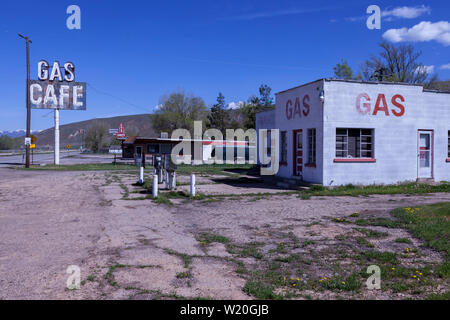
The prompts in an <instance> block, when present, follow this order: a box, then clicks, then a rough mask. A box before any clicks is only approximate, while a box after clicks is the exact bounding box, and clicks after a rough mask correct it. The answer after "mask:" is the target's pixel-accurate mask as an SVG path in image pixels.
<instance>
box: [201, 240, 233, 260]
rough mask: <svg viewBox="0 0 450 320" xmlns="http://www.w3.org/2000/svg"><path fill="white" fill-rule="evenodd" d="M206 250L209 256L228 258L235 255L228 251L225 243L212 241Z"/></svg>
mask: <svg viewBox="0 0 450 320" xmlns="http://www.w3.org/2000/svg"><path fill="white" fill-rule="evenodd" d="M206 252H207V253H208V255H209V256H215V257H226V258H231V257H233V255H232V254H230V253H229V252H228V251H227V249H226V248H225V245H224V244H223V243H217V242H214V243H211V244H210V245H208V246H207V247H206Z"/></svg>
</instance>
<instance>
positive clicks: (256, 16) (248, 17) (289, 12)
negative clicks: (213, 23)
mask: <svg viewBox="0 0 450 320" xmlns="http://www.w3.org/2000/svg"><path fill="white" fill-rule="evenodd" d="M334 9H336V8H335V7H324V8H313V9H289V10H279V11H276V10H274V11H265V12H252V13H247V14H243V15H240V16H234V17H229V18H227V19H226V20H255V19H261V18H271V17H279V16H287V15H297V14H303V13H314V12H322V11H326V10H327V11H328V10H334Z"/></svg>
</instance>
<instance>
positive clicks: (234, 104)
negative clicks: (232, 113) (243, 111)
mask: <svg viewBox="0 0 450 320" xmlns="http://www.w3.org/2000/svg"><path fill="white" fill-rule="evenodd" d="M243 105H244V101H238V102H230V103H229V104H228V108H227V109H228V110H235V109H239V108H241V107H242V106H243Z"/></svg>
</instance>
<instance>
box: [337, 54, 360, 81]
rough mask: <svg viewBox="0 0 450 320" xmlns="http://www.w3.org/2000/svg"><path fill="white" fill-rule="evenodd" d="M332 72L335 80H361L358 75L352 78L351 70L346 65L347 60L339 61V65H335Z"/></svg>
mask: <svg viewBox="0 0 450 320" xmlns="http://www.w3.org/2000/svg"><path fill="white" fill-rule="evenodd" d="M333 70H334V75H335V77H336V78H337V79H345V80H357V79H360V78H361V76H360V75H358V76H356V77H353V70H352V68H351V67H350V65H349V64H348V62H347V60H344V59H342V60H341V63H337V64H336V65H335V66H334V67H333Z"/></svg>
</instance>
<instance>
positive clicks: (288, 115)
mask: <svg viewBox="0 0 450 320" xmlns="http://www.w3.org/2000/svg"><path fill="white" fill-rule="evenodd" d="M291 106H292V101H291V100H288V101H287V102H286V118H287V119H288V120H291V119H292V107H291Z"/></svg>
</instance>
